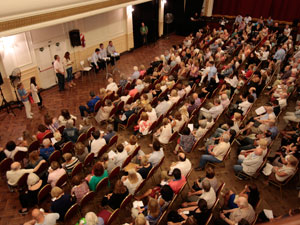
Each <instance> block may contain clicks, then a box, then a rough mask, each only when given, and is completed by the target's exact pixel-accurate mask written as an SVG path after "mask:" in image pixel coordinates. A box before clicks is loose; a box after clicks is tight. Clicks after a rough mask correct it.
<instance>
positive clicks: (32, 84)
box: [30, 77, 44, 109]
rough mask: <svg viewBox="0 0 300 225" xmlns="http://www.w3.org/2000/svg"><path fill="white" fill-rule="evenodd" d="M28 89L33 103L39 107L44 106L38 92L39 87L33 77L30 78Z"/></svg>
mask: <svg viewBox="0 0 300 225" xmlns="http://www.w3.org/2000/svg"><path fill="white" fill-rule="evenodd" d="M30 90H31V95H32V98H33V101H34V103H37V105H38V106H39V108H40V109H42V108H43V107H44V106H43V99H42V97H41V95H40V93H39V87H38V86H37V85H36V81H35V77H31V78H30Z"/></svg>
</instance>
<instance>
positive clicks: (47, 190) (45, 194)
mask: <svg viewBox="0 0 300 225" xmlns="http://www.w3.org/2000/svg"><path fill="white" fill-rule="evenodd" d="M51 189H52V188H51V185H50V184H46V185H45V186H44V187H42V189H41V190H40V191H39V193H38V203H39V204H40V203H41V201H43V200H44V199H45V198H46V197H48V196H50V192H51Z"/></svg>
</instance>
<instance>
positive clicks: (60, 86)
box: [56, 73, 65, 91]
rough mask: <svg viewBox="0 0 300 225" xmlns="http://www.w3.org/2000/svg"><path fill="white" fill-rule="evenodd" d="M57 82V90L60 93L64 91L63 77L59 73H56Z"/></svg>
mask: <svg viewBox="0 0 300 225" xmlns="http://www.w3.org/2000/svg"><path fill="white" fill-rule="evenodd" d="M56 76H57V80H58V89H59V90H60V91H63V90H65V76H64V75H63V74H61V73H57V74H56Z"/></svg>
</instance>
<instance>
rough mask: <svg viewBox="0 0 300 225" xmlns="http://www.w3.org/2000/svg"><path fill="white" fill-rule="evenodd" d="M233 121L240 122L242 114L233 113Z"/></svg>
mask: <svg viewBox="0 0 300 225" xmlns="http://www.w3.org/2000/svg"><path fill="white" fill-rule="evenodd" d="M233 119H234V120H235V121H240V120H241V119H242V114H240V113H238V112H235V113H234V114H233Z"/></svg>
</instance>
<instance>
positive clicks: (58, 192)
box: [51, 187, 64, 198]
mask: <svg viewBox="0 0 300 225" xmlns="http://www.w3.org/2000/svg"><path fill="white" fill-rule="evenodd" d="M63 194H64V191H63V190H62V189H61V188H60V187H53V188H52V190H51V197H52V198H58V197H60V196H61V195H63Z"/></svg>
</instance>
